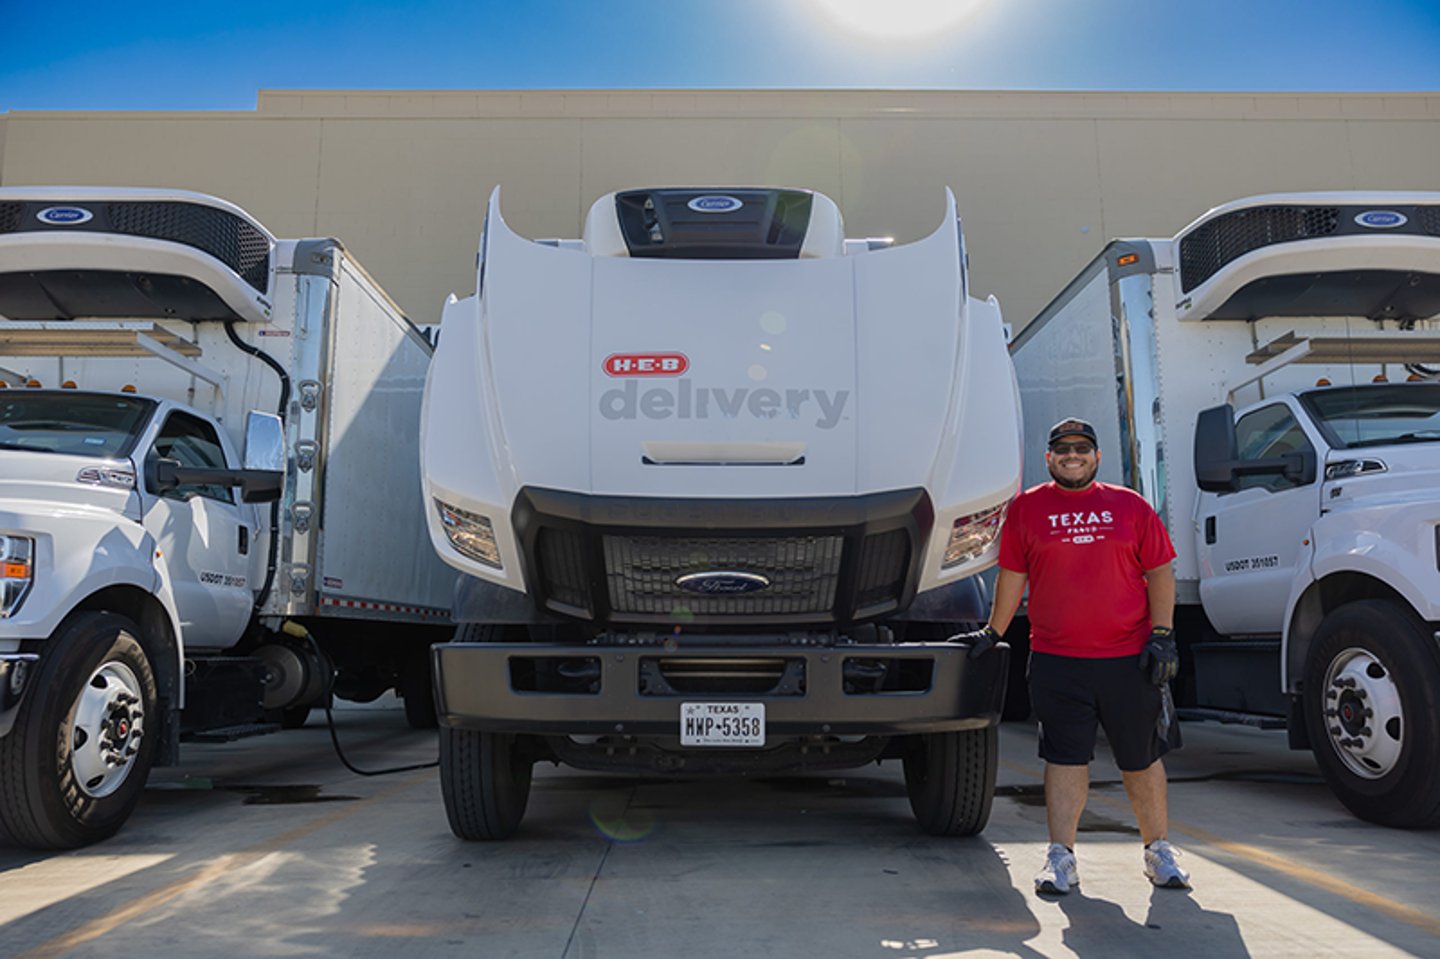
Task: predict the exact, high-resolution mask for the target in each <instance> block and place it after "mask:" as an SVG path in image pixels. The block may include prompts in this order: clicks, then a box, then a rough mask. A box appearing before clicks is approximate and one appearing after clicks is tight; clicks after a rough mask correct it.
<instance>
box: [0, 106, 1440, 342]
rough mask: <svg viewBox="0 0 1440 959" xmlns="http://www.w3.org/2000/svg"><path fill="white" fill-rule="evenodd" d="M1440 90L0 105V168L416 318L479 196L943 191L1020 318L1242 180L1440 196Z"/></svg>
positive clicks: (556, 206)
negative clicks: (164, 194)
mask: <svg viewBox="0 0 1440 959" xmlns="http://www.w3.org/2000/svg"><path fill="white" fill-rule="evenodd" d="M1437 157H1440V92H1437V93H1387V94H1239V93H1227V94H1201V93H1135V94H1125V93H1045V92H993V93H987V92H940V91H859V90H856V91H802V90H792V91H767V90H756V91H722V90H708V91H608V92H607V91H583V92H568V91H536V92H527V91H503V92H490V91H481V92H464V91H444V92H327V91H262V92H261V94H260V96H259V103H258V107H257V109H256V110H255V111H253V112H203V113H202V112H173V113H172V112H146V113H79V112H15V113H9V114H0V185H4V186H20V185H35V184H66V183H69V184H85V185H113V186H152V187H176V188H184V189H190V190H199V191H203V192H206V193H213V194H216V195H218V196H222V197H224V198H226V199H228V200H231V201H233V202H235V203H237V204H239V205H240V206H242V207H244V208H245V209H247V210H248V211H249V212H250V213H251V214H253V215H254V216H256V217H257V218H258V219H259V220H260V221H261V222H263V223H264V224H265V225H266V226H267V227H269V229H270V230H271V231H272V232H274V233H276V234H277V235H280V236H286V237H293V236H308V235H332V236H337V237H339V238H340V239H342V240H343V241H344V242H345V244H346V245H347V246H348V247H349V248H350V249H351V250H352V251H354V252H355V253H356V254H357V256H358V257H359V258H360V260H361V261H362V262H363V263H364V264H365V265H366V267H367V268H368V269H369V270H370V272H371V273H372V274H373V275H374V276H375V277H376V278H377V279H378V280H379V281H380V282H381V284H382V285H384V286H385V287H386V289H387V290H389V292H390V293H391V294H392V295H393V296H394V297H395V299H396V300H397V301H398V302H399V303H400V304H401V305H402V306H403V307H404V308H405V310H406V311H407V312H408V313H409V314H410V316H411V318H412V319H414V320H415V321H417V322H421V323H426V322H434V321H436V320H437V319H438V317H439V313H440V307H441V303H442V302H443V300H444V297H445V296H446V294H448V293H451V292H455V293H457V294H460V295H464V294H466V293H468V292H470V291H472V290H473V288H474V260H475V250H476V245H477V240H478V237H479V233H480V226H481V221H482V218H483V213H484V208H485V198H486V196H487V195H488V194H489V192H490V190H491V189H492V188H494V187H495V186H496V185H499V186H500V187H501V188H502V191H503V192H502V195H503V198H504V199H503V208H504V211H505V216H506V219H507V220H508V221H509V223H510V224H511V225H512V226H513V227H514V228H515V229H516V230H517V231H519V232H520V233H522V234H525V235H527V236H535V237H554V236H578V235H579V231H580V227H581V223H582V220H583V216H584V213H585V211H586V210H587V209H588V207H589V204H590V203H591V202H592V201H593V200H594V199H595V198H596V197H598V196H600V195H601V194H603V193H606V192H609V191H611V190H617V189H624V188H629V187H639V186H666V185H670V186H681V185H687V186H733V185H786V186H797V187H808V188H812V189H816V190H820V191H822V192H824V193H826V194H828V195H829V196H830V197H832V198H833V199H834V200H835V201H836V202H837V203H838V204H839V206H840V209H841V211H842V212H843V213H844V216H845V219H846V226H847V231H846V232H847V234H848V235H850V236H862V235H868V236H885V235H888V236H894V237H895V238H896V239H897V240H900V241H905V240H911V239H915V238H917V237H919V236H922V235H924V234H926V233H928V232H929V231H930V230H932V229H933V228H934V227H935V226H936V225H937V224H938V222H939V219H940V216H941V213H942V211H943V190H944V188H945V187H946V186H949V187H951V188H952V189H953V190H954V191H955V194H956V199H957V202H958V205H959V211H960V215H961V218H962V220H963V222H964V226H965V232H966V237H967V243H968V246H969V249H970V258H971V266H972V271H973V272H972V276H973V288H974V291H975V292H977V293H979V294H981V295H984V294H986V293H994V294H995V295H996V296H997V297H999V299H1000V303H1001V307H1002V309H1003V310H1004V312H1005V315H1006V318H1007V319H1008V320H1009V321H1010V322H1012V323H1013V324H1014V325H1015V326H1016V328H1017V329H1018V328H1019V327H1021V326H1023V325H1024V324H1025V322H1027V321H1028V320H1029V319H1030V318H1031V317H1032V316H1034V315H1035V314H1036V313H1037V312H1038V311H1039V310H1040V309H1041V308H1042V307H1043V306H1044V305H1045V304H1046V303H1047V302H1048V301H1049V300H1050V298H1051V297H1053V296H1054V295H1055V294H1056V293H1057V292H1059V290H1060V288H1061V287H1062V286H1063V285H1064V284H1065V282H1066V281H1067V280H1068V279H1069V278H1070V277H1071V276H1072V275H1073V274H1074V273H1075V272H1076V271H1077V270H1079V269H1080V268H1081V267H1082V266H1084V265H1085V263H1086V262H1088V261H1089V259H1090V258H1091V257H1093V256H1094V255H1095V253H1097V252H1098V251H1099V249H1100V247H1101V246H1102V245H1103V243H1104V242H1105V241H1106V240H1107V239H1109V238H1111V237H1115V236H1157V235H1162V236H1163V235H1171V234H1174V233H1176V232H1178V231H1179V230H1180V228H1181V227H1183V226H1184V225H1185V224H1186V223H1188V222H1189V221H1190V220H1192V219H1194V218H1195V217H1196V216H1198V215H1199V214H1201V213H1202V212H1204V211H1205V210H1206V209H1208V208H1210V207H1212V206H1215V205H1217V204H1220V203H1223V202H1226V201H1228V200H1233V199H1236V198H1239V197H1242V196H1248V195H1252V194H1258V193H1276V192H1293V191H1305V190H1332V189H1372V190H1389V189H1395V190H1433V191H1440V161H1437Z"/></svg>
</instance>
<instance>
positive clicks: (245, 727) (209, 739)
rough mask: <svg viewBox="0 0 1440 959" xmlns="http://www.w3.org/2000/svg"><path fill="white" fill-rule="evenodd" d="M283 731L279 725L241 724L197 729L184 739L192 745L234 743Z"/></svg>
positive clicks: (187, 734)
mask: <svg viewBox="0 0 1440 959" xmlns="http://www.w3.org/2000/svg"><path fill="white" fill-rule="evenodd" d="M280 729H281V726H280V724H279V723H241V724H240V725H238V726H217V727H215V728H214V729H197V730H196V731H195V732H192V733H186V734H185V736H184V739H185V741H186V742H191V743H233V742H234V741H235V740H237V739H248V738H250V737H251V736H264V735H265V734H266V733H278V732H279V731H280Z"/></svg>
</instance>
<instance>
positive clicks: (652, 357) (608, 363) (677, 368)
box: [605, 353, 690, 376]
mask: <svg viewBox="0 0 1440 959" xmlns="http://www.w3.org/2000/svg"><path fill="white" fill-rule="evenodd" d="M688 369H690V359H689V357H687V356H686V355H685V354H684V353H611V354H610V355H609V356H607V357H605V372H606V373H608V374H609V375H610V376H679V375H680V374H682V373H684V372H685V371H686V370H688Z"/></svg>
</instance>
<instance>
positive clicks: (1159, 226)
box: [1098, 119, 1440, 236]
mask: <svg viewBox="0 0 1440 959" xmlns="http://www.w3.org/2000/svg"><path fill="white" fill-rule="evenodd" d="M1358 125H1359V126H1371V125H1372V124H1369V123H1366V122H1363V121H1360V122H1358ZM1348 126H1349V124H1347V123H1346V122H1345V121H1343V120H1273V121H1264V122H1255V121H1251V120H1200V119H1196V120H1187V121H1170V120H1149V121H1139V120H1102V121H1099V123H1098V136H1099V141H1100V178H1101V184H1102V186H1101V192H1102V195H1103V197H1104V202H1105V229H1106V231H1107V233H1108V235H1109V236H1170V235H1173V234H1175V233H1178V232H1179V231H1180V230H1181V229H1182V228H1183V227H1184V226H1185V225H1186V224H1188V223H1189V222H1190V221H1191V220H1194V219H1195V218H1196V217H1197V216H1199V215H1200V214H1202V213H1204V212H1205V211H1206V210H1208V209H1210V208H1211V207H1214V206H1218V205H1220V204H1222V203H1228V202H1229V201H1231V200H1238V199H1240V198H1241V197H1246V196H1253V195H1255V194H1260V193H1293V192H1298V191H1306V190H1350V189H1355V188H1357V186H1358V183H1357V180H1356V173H1355V166H1354V163H1353V162H1352V160H1351V156H1350V143H1349V141H1348V133H1347V127H1348ZM1429 179H1430V182H1429V184H1428V186H1427V184H1424V183H1415V184H1413V185H1412V187H1411V188H1412V189H1440V170H1437V174H1436V175H1435V176H1432V177H1430V178H1429Z"/></svg>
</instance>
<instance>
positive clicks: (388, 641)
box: [0, 187, 455, 848]
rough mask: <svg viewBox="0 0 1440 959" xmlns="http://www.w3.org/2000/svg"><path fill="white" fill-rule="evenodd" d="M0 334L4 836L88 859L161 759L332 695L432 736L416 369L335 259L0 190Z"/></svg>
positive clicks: (240, 221)
mask: <svg viewBox="0 0 1440 959" xmlns="http://www.w3.org/2000/svg"><path fill="white" fill-rule="evenodd" d="M0 318H3V319H0V382H4V384H5V388H4V389H3V390H0V553H3V557H4V571H5V579H4V582H3V588H4V593H3V597H0V598H3V607H0V839H8V840H9V841H11V842H14V843H18V844H22V845H27V846H32V847H38V848H44V847H52V848H53V847H67V846H76V845H81V844H84V843H88V842H92V841H95V840H97V839H101V838H104V837H105V836H108V835H110V834H111V833H113V832H114V831H115V830H117V829H118V828H119V827H120V826H121V825H122V824H123V822H124V821H125V819H126V817H127V816H128V815H129V813H130V811H131V810H132V809H133V807H134V805H135V803H136V802H137V800H138V799H139V796H140V791H141V789H142V787H143V786H144V783H145V779H146V776H147V774H148V772H149V770H150V768H151V766H152V765H154V764H169V763H174V762H176V761H177V759H178V749H179V744H180V741H181V739H182V738H189V737H199V738H210V739H227V738H235V737H237V736H240V735H248V734H253V733H256V732H264V731H269V730H273V729H277V728H280V726H281V725H295V724H298V723H301V722H303V721H304V718H305V715H306V714H307V713H308V712H309V710H310V709H311V707H312V706H315V705H318V704H323V703H324V702H326V701H327V697H328V696H329V695H330V694H331V692H332V689H333V693H334V694H335V695H337V696H340V697H342V698H350V699H358V700H368V699H373V698H374V697H376V696H378V695H380V694H381V693H382V692H384V691H385V690H387V689H389V688H391V687H392V686H400V687H401V689H402V692H403V693H405V694H406V697H407V698H406V703H407V710H408V711H409V713H410V714H411V718H412V721H413V722H416V723H417V724H421V725H424V724H427V723H428V724H432V725H433V722H434V720H433V715H434V713H433V702H432V700H431V699H430V695H429V681H428V675H429V674H428V661H427V652H426V651H427V648H428V645H429V643H430V642H432V641H433V639H434V632H435V630H437V629H439V630H441V632H442V635H448V633H449V629H450V627H449V626H448V623H449V606H450V602H451V594H452V590H453V584H454V579H455V575H454V573H453V572H452V571H450V570H449V569H448V568H447V567H445V566H444V565H443V564H442V563H440V562H438V560H437V559H436V558H435V556H434V552H433V550H431V549H430V547H429V543H428V541H427V537H426V534H425V532H424V525H425V522H424V519H423V517H422V516H421V500H420V495H419V493H420V476H419V465H418V426H419V410H420V400H421V392H422V388H423V383H424V377H425V371H426V369H427V367H428V365H429V360H430V356H431V352H432V350H431V346H430V343H429V342H428V341H427V340H426V339H425V337H424V336H423V335H421V333H420V332H419V331H418V330H417V329H416V328H415V327H414V326H413V325H412V324H411V323H410V322H409V321H408V320H407V319H406V318H405V317H404V315H403V314H402V313H401V311H400V310H399V308H398V307H396V305H395V304H394V303H393V302H392V301H391V300H390V299H389V298H388V297H387V296H386V295H385V293H384V291H383V290H381V289H380V287H379V286H378V285H376V284H375V282H374V281H373V280H371V279H370V277H368V276H367V275H366V274H365V272H364V270H363V269H361V267H360V265H359V264H358V263H357V262H356V261H355V260H354V259H353V258H352V257H351V256H350V255H349V254H348V253H347V252H346V251H345V249H344V248H343V247H342V246H341V245H340V243H339V242H337V241H335V240H332V239H303V240H277V239H276V238H275V237H273V236H271V235H270V234H269V233H268V232H267V231H266V230H265V229H264V227H262V226H261V225H260V224H258V223H257V222H255V221H254V220H253V219H251V218H250V217H249V216H248V215H247V214H246V213H245V212H244V211H243V210H240V209H239V208H237V207H235V206H233V205H231V204H229V203H226V202H224V201H222V200H218V199H215V198H213V197H208V196H203V195H200V194H195V193H186V192H180V191H170V190H122V189H98V188H69V187H64V188H19V187H17V188H6V189H0ZM259 411H273V412H271V413H268V414H267V413H263V412H259ZM247 413H248V417H247ZM247 424H248V425H247ZM242 440H243V442H244V445H245V450H244V454H245V455H244V462H243V463H242V459H241V454H240V449H241V444H242ZM237 491H238V492H239V494H240V495H237ZM267 500H268V501H269V505H265V506H256V505H254V503H253V502H252V501H262V502H263V501H267Z"/></svg>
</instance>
